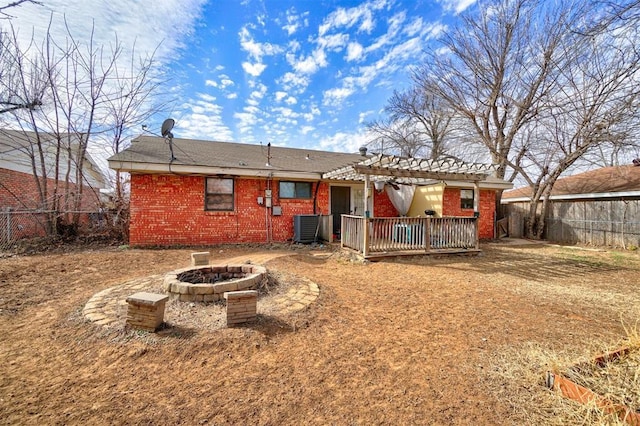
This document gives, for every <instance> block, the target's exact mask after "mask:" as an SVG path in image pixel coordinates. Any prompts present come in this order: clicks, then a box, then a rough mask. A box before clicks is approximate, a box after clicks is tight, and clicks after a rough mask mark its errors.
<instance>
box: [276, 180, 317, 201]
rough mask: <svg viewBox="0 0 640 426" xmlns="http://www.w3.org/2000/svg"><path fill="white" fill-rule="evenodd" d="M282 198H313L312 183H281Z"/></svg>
mask: <svg viewBox="0 0 640 426" xmlns="http://www.w3.org/2000/svg"><path fill="white" fill-rule="evenodd" d="M280 198H311V182H285V181H281V182H280Z"/></svg>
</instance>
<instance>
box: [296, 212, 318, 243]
mask: <svg viewBox="0 0 640 426" xmlns="http://www.w3.org/2000/svg"><path fill="white" fill-rule="evenodd" d="M318 221H319V216H318V215H315V214H299V215H296V216H294V217H293V241H294V242H296V243H312V242H314V241H315V240H316V235H317V231H318Z"/></svg>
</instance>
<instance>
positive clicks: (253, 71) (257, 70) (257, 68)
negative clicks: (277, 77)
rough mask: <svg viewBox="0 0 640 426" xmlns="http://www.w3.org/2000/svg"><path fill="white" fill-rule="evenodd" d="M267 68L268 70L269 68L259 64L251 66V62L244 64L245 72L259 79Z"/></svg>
mask: <svg viewBox="0 0 640 426" xmlns="http://www.w3.org/2000/svg"><path fill="white" fill-rule="evenodd" d="M265 68H267V66H266V65H265V64H261V63H259V62H258V63H255V64H251V63H249V62H243V63H242V69H243V70H244V72H246V73H247V74H250V75H252V76H254V77H259V76H260V74H262V72H263V71H264V70H265Z"/></svg>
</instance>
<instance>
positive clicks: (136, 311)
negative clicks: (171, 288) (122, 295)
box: [127, 291, 169, 331]
mask: <svg viewBox="0 0 640 426" xmlns="http://www.w3.org/2000/svg"><path fill="white" fill-rule="evenodd" d="M167 300H169V296H167V295H164V294H155V293H147V292H144V291H142V292H139V293H136V294H132V295H131V296H129V297H127V305H128V306H127V324H128V325H130V326H131V327H134V328H137V329H140V330H146V331H156V330H157V329H158V327H160V325H161V324H162V322H163V321H164V306H165V303H166V301H167Z"/></svg>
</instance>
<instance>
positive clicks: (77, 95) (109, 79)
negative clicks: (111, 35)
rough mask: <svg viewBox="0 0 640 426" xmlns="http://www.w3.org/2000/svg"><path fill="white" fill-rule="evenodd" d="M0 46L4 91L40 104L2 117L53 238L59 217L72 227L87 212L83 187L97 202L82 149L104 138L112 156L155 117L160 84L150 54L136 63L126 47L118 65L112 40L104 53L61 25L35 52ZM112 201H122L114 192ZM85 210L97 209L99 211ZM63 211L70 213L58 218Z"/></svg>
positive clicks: (117, 51)
mask: <svg viewBox="0 0 640 426" xmlns="http://www.w3.org/2000/svg"><path fill="white" fill-rule="evenodd" d="M4 40H5V41H6V40H8V41H10V42H11V43H8V44H7V46H8V47H9V48H10V49H9V50H8V51H4V50H3V54H5V57H6V58H8V59H7V64H9V65H11V67H12V68H11V69H12V70H13V71H12V76H13V77H14V78H12V79H10V80H4V79H3V83H2V84H3V85H4V87H5V88H6V91H7V93H15V94H16V96H18V97H21V98H22V99H30V97H31V96H32V94H33V93H36V94H37V95H38V98H37V99H39V100H41V104H42V106H41V108H38V109H34V108H26V109H24V108H19V109H15V110H12V111H10V113H8V114H6V116H10V118H11V122H10V124H11V126H12V127H18V128H20V129H22V130H23V131H24V135H25V136H24V137H25V138H28V143H27V144H26V145H27V147H26V148H25V149H26V151H28V155H29V157H30V158H31V162H32V168H33V175H34V179H35V180H36V181H37V185H38V186H39V193H40V204H41V205H42V206H43V207H42V208H43V209H45V210H47V211H52V212H54V213H53V215H52V217H51V218H50V226H49V230H50V232H52V233H54V232H56V225H57V224H59V221H60V219H62V220H63V222H64V224H65V225H67V227H71V228H72V229H76V228H77V226H78V225H79V223H80V218H81V213H82V212H85V211H86V210H87V207H88V206H86V197H85V191H86V189H87V188H89V189H90V190H92V191H94V197H93V198H94V199H95V200H99V194H98V192H97V191H98V190H97V189H96V188H92V187H91V185H90V183H91V176H89V175H87V174H86V170H87V166H92V165H89V164H88V163H87V160H86V159H87V158H88V149H89V145H90V144H93V143H96V141H97V140H98V139H99V138H102V139H103V140H104V138H109V137H112V138H113V140H112V142H113V145H114V149H115V151H116V152H117V151H118V150H119V149H120V144H121V143H122V138H123V137H124V136H126V135H127V134H128V133H127V132H129V131H130V130H129V129H130V127H132V126H136V125H140V124H141V123H142V122H143V120H145V119H146V118H148V117H149V116H150V115H151V114H152V113H155V112H157V107H158V103H157V102H154V99H155V97H156V96H157V90H158V87H159V84H160V80H157V76H158V74H157V73H155V71H154V57H153V54H152V55H150V56H147V57H146V58H141V59H139V60H138V59H137V57H136V55H135V49H133V50H132V52H131V59H130V61H129V63H126V62H127V61H126V58H123V52H124V47H123V45H122V44H121V43H120V42H119V41H118V40H117V39H116V41H115V42H114V43H113V44H112V45H111V50H108V51H107V50H106V49H105V47H104V46H100V45H97V44H96V43H95V40H94V36H93V33H91V34H90V36H89V37H88V39H87V40H83V41H80V40H79V39H77V38H75V37H74V36H73V35H72V31H71V29H70V28H68V27H67V35H66V38H65V40H64V41H63V42H60V41H59V40H55V39H54V38H53V36H52V34H51V32H50V31H49V32H48V33H47V35H46V38H45V40H44V42H43V43H42V46H41V47H39V48H36V47H34V46H35V43H34V42H33V41H32V43H31V45H30V47H29V49H31V50H30V51H29V52H25V51H24V49H22V48H21V47H20V46H19V44H18V42H17V37H15V34H13V38H12V39H7V38H6V37H5V39H4ZM7 52H8V53H7ZM51 155H52V156H53V158H49V157H50V156H51ZM47 177H49V178H50V180H48V179H47ZM51 181H53V183H52V182H51ZM118 195H119V196H120V197H121V196H122V194H121V191H120V193H119V194H118ZM91 209H92V210H94V211H97V210H98V209H99V205H97V204H96V205H95V206H93V207H92V208H91ZM63 211H66V212H72V213H71V214H69V215H63V214H62V212H63Z"/></svg>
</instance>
